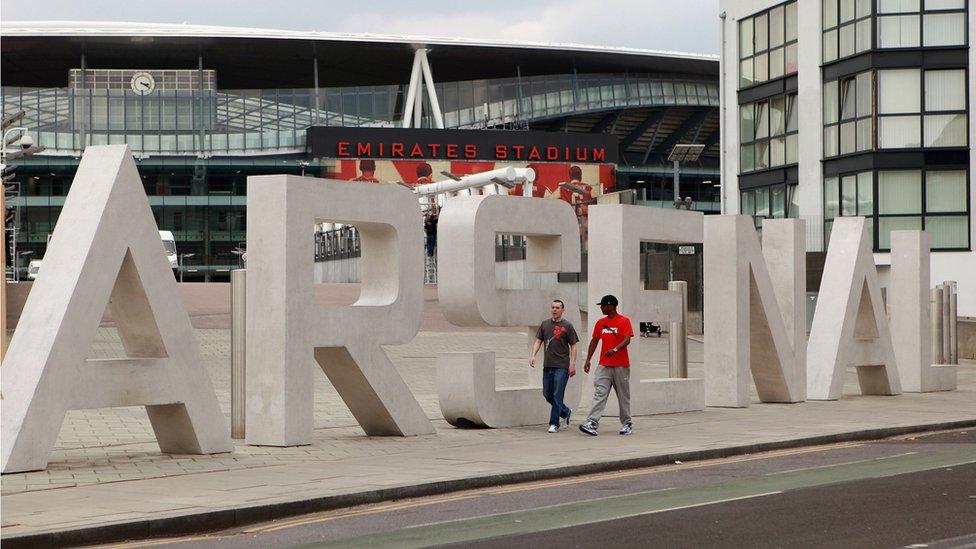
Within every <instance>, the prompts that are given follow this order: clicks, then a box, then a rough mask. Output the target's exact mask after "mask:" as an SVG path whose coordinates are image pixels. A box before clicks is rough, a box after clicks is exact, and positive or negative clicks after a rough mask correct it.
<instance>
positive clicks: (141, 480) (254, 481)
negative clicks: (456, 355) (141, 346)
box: [0, 327, 976, 547]
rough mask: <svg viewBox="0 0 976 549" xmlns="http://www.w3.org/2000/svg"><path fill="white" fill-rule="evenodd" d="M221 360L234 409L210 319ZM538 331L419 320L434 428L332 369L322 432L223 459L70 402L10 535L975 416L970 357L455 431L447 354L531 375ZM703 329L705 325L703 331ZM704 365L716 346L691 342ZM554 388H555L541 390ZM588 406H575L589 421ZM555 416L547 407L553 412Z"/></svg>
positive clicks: (649, 349) (140, 421) (975, 367)
mask: <svg viewBox="0 0 976 549" xmlns="http://www.w3.org/2000/svg"><path fill="white" fill-rule="evenodd" d="M196 334H197V337H198V338H199V339H200V342H201V350H202V353H203V354H204V361H205V362H206V366H207V369H208V373H209V374H210V376H211V379H212V380H213V382H214V385H215V388H216V391H217V393H218V398H219V400H220V403H221V406H222V409H223V411H224V413H225V414H227V415H228V416H229V413H230V405H229V394H230V393H229V334H228V331H227V330H222V329H198V330H196ZM526 338H527V335H526V333H525V332H524V331H523V332H518V331H499V332H490V333H489V332H460V331H459V332H432V331H428V332H421V333H420V334H419V335H418V337H417V338H416V339H415V340H414V341H412V342H411V343H409V344H407V345H400V346H391V347H387V348H386V351H387V353H388V354H389V355H390V357H391V360H392V361H393V363H394V364H395V365H396V367H397V370H398V371H399V372H400V374H401V375H402V376H403V377H404V379H405V381H406V383H407V385H408V386H409V387H410V389H411V390H412V391H413V392H414V394H415V395H416V396H417V398H418V400H419V401H420V403H421V406H422V407H423V409H424V410H425V412H426V413H427V415H428V417H430V418H431V420H432V421H433V422H434V425H435V427H436V433H435V434H433V435H425V436H418V437H406V438H398V437H367V436H365V434H364V433H363V431H362V429H360V428H359V426H358V425H357V424H356V422H355V420H354V418H353V417H352V415H351V414H350V413H349V411H348V409H347V408H346V407H345V405H344V404H343V403H342V400H341V399H340V398H339V397H338V394H336V393H335V390H334V389H333V388H332V386H331V385H330V384H329V382H328V379H327V378H326V377H325V376H324V375H317V376H316V381H315V383H316V400H315V422H316V429H315V432H314V437H315V439H314V443H313V444H311V445H308V446H300V447H293V448H271V447H254V446H247V445H244V444H243V442H242V441H238V442H237V443H236V444H235V447H234V451H233V452H232V453H228V454H218V455H213V456H196V455H164V454H161V453H160V452H159V448H158V446H157V445H156V443H155V442H154V440H153V436H152V431H151V429H150V427H149V424H148V420H147V418H146V415H145V411H144V410H143V409H141V408H119V409H110V410H80V411H73V412H70V413H69V414H67V416H66V418H65V422H64V425H63V427H62V430H61V436H60V438H59V439H58V443H57V446H56V450H55V452H54V454H53V455H52V459H51V461H50V466H49V469H48V470H46V471H38V472H32V473H19V474H12V475H4V476H3V477H2V478H0V489H2V497H0V506H2V518H3V521H2V527H0V537H2V540H3V543H4V544H10V546H11V547H13V546H16V545H19V544H26V543H39V542H47V543H52V544H70V543H81V542H92V541H109V540H112V539H125V538H131V537H139V536H147V535H153V534H155V535H159V534H165V533H177V532H187V531H200V530H207V529H218V528H226V527H229V526H233V525H236V524H241V523H246V522H249V521H256V520H267V519H270V518H274V517H280V516H286V515H289V514H296V513H302V512H310V511H318V510H322V509H328V508H335V507H342V506H348V505H356V504H362V503H370V502H374V501H381V500H385V499H395V498H401V497H411V496H418V495H424V494H432V493H438V492H443V491H449V490H455V489H464V488H471V487H477V486H485V485H491V484H499V483H507V482H518V481H526V480H536V479H541V478H552V477H556V476H564V475H571V474H580V473H586V472H595V471H600V470H608V469H615V468H626V467H634V466H644V465H653V464H660V463H666V462H668V461H673V460H677V459H680V460H683V461H687V460H691V459H696V458H705V457H719V456H724V455H733V454H736V453H745V452H754V451H760V450H763V449H773V448H782V447H788V446H794V445H802V444H814V443H825V442H830V441H837V440H850V439H857V438H876V437H879V436H886V435H894V434H901V433H904V432H911V431H915V430H925V429H935V428H941V427H949V426H961V425H976V362H973V361H964V363H963V364H962V365H961V366H960V368H959V372H960V379H959V390H958V391H953V392H943V393H928V394H903V395H900V396H896V397H881V396H860V395H858V394H857V379H856V374H854V373H853V372H849V373H848V376H847V379H846V384H845V395H844V397H843V398H842V399H841V400H839V401H837V402H806V403H801V404H793V405H788V404H759V403H758V399H756V398H755V395H753V396H754V400H755V402H756V403H754V404H753V405H752V406H750V407H749V408H741V409H726V408H708V409H706V410H704V411H701V412H690V413H683V414H671V415H660V416H647V417H640V418H637V419H636V425H635V426H636V431H635V434H634V435H632V436H629V437H621V436H618V435H617V434H616V425H615V421H614V420H613V418H605V419H604V421H603V429H602V430H603V433H602V434H601V435H600V436H599V437H589V436H584V435H582V434H581V433H579V431H578V430H576V426H575V424H574V425H573V426H571V428H570V429H564V430H563V431H561V432H559V433H557V434H552V435H551V434H547V433H546V432H545V428H544V426H541V425H540V426H532V427H522V428H512V429H501V430H492V429H456V428H454V427H451V426H450V425H449V424H447V422H445V421H444V420H443V418H442V417H441V415H440V410H439V406H438V403H437V395H436V382H435V379H436V376H435V374H436V372H435V368H434V364H435V357H436V354H437V353H438V352H445V351H467V350H490V351H495V352H496V353H497V354H498V356H499V358H500V360H499V364H498V382H499V384H500V385H512V386H514V385H520V384H524V383H525V381H526V379H527V370H528V368H527V366H526V364H525V355H526V352H525V348H526V347H525V345H526ZM698 339H700V338H698ZM640 344H641V346H642V350H641V353H640V354H641V356H642V363H641V365H640V366H639V368H638V370H639V371H640V373H641V374H642V375H643V376H644V377H655V376H656V377H665V375H666V371H667V365H666V361H667V355H668V351H667V342H666V340H662V339H656V338H650V339H646V340H641V343H640ZM91 354H92V356H98V357H111V356H119V355H120V354H121V343H120V342H119V340H118V335H117V333H116V332H115V331H114V329H113V328H111V327H103V328H100V329H99V336H98V343H97V345H96V346H95V347H94V348H93V349H92V353H91ZM689 356H690V359H691V362H692V363H691V365H690V371H691V375H692V376H694V375H700V372H701V360H702V344H701V342H700V341H696V340H691V341H689ZM540 398H541V395H540ZM586 405H587V403H586V402H584V403H583V404H582V405H581V406H580V407H579V408H578V409H577V411H576V414H575V416H574V420H575V422H574V423H578V422H579V420H581V419H583V417H584V415H585V410H583V408H586ZM545 421H546V418H540V422H541V423H544V422H545Z"/></svg>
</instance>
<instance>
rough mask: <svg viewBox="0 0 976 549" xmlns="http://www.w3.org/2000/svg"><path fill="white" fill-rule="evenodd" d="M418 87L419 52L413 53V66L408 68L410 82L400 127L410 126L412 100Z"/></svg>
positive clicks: (411, 121) (411, 120) (412, 107)
mask: <svg viewBox="0 0 976 549" xmlns="http://www.w3.org/2000/svg"><path fill="white" fill-rule="evenodd" d="M419 87H420V52H419V51H417V52H414V54H413V67H412V68H411V69H410V84H408V85H407V97H406V98H405V99H404V101H403V123H402V124H401V127H403V128H410V127H412V126H411V124H412V123H413V109H414V101H415V98H416V95H417V88H419Z"/></svg>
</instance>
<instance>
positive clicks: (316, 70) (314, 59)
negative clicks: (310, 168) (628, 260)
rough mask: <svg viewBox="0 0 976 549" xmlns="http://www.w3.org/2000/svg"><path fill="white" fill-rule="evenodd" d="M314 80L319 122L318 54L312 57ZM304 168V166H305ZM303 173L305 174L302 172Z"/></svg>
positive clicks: (316, 115)
mask: <svg viewBox="0 0 976 549" xmlns="http://www.w3.org/2000/svg"><path fill="white" fill-rule="evenodd" d="M312 80H313V81H314V84H315V122H314V124H316V125H317V124H318V123H319V107H321V104H322V103H321V101H319V57H318V56H317V55H316V56H314V57H313V58H312ZM303 170H304V168H303ZM302 175H305V174H304V173H302Z"/></svg>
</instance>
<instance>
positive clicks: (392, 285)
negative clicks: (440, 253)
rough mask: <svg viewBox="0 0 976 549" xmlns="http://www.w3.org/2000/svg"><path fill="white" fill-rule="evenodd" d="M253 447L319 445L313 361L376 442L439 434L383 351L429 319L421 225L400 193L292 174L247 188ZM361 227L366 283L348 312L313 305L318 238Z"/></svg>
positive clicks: (408, 197)
mask: <svg viewBox="0 0 976 549" xmlns="http://www.w3.org/2000/svg"><path fill="white" fill-rule="evenodd" d="M247 201H248V209H247V253H248V261H247V271H248V272H247V368H248V371H247V381H246V383H247V420H246V423H247V434H246V437H247V438H246V440H247V443H248V444H263V445H269V446H293V445H297V444H308V443H310V442H311V441H312V420H313V408H312V406H313V391H312V374H313V372H314V364H315V363H316V362H317V363H318V364H319V366H320V367H321V368H322V370H323V371H325V374H326V375H327V376H328V377H329V380H330V381H331V382H332V385H333V386H335V388H336V391H338V393H339V396H340V397H342V400H343V401H345V403H346V405H347V406H349V410H350V411H351V412H352V414H353V416H355V418H356V421H358V422H359V424H360V426H362V428H363V430H364V431H366V434H368V435H418V434H425V433H433V432H434V428H433V426H432V425H431V423H430V420H429V419H427V416H426V415H424V411H423V410H422V409H421V408H420V404H419V403H418V402H417V400H416V399H415V398H414V396H413V394H412V393H410V390H409V389H408V388H407V385H406V384H405V383H404V382H403V379H402V378H401V377H400V375H399V374H398V373H397V371H396V369H394V367H393V363H391V362H390V359H389V358H387V356H386V353H384V352H383V349H382V348H381V347H380V345H385V344H396V343H406V342H407V341H410V340H411V339H413V337H414V336H415V335H416V334H417V330H418V328H419V327H420V316H421V312H422V310H423V297H422V295H421V291H422V288H421V284H422V283H423V274H424V271H423V229H422V222H423V218H422V217H421V215H420V207H419V205H418V204H417V197H416V195H414V194H413V193H411V192H410V191H409V190H407V189H404V188H402V187H398V186H393V185H364V184H358V183H348V182H342V181H329V180H323V179H313V178H310V177H296V176H284V175H274V176H261V177H249V178H248V181H247ZM317 221H328V222H335V223H345V224H349V225H355V226H356V228H357V229H358V231H359V235H360V238H361V240H362V261H363V279H362V280H363V281H362V288H361V290H360V294H359V301H357V302H356V303H354V304H353V305H351V306H342V307H323V306H319V305H316V304H315V299H314V294H313V284H312V273H313V265H314V259H315V250H314V239H313V237H312V229H313V226H314V224H315V223H316V222H317Z"/></svg>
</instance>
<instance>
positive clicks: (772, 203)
mask: <svg viewBox="0 0 976 549" xmlns="http://www.w3.org/2000/svg"><path fill="white" fill-rule="evenodd" d="M739 199H740V202H739V209H740V211H741V213H742V214H743V215H751V216H752V217H753V219H754V220H755V222H756V228H757V229H761V228H762V223H763V220H764V219H782V218H786V217H792V218H795V217H799V213H800V212H799V204H798V203H797V198H796V185H786V184H783V185H769V186H766V187H756V188H754V189H749V190H747V191H742V192H741V193H740V196H739Z"/></svg>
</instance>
